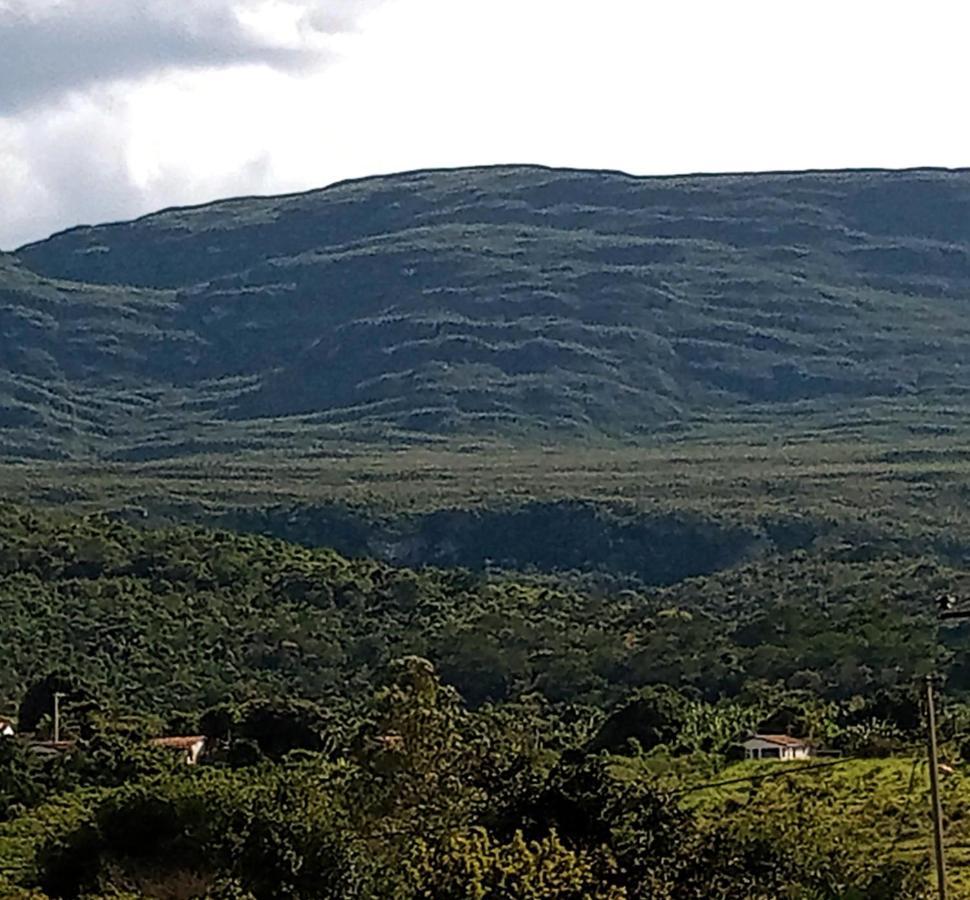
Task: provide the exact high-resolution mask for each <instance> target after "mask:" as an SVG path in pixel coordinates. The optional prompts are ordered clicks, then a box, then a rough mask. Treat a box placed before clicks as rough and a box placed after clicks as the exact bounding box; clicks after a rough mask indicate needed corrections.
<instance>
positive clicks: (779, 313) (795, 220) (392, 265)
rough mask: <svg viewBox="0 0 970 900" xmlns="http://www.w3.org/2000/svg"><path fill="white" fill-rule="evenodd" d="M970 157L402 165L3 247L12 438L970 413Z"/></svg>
mask: <svg viewBox="0 0 970 900" xmlns="http://www.w3.org/2000/svg"><path fill="white" fill-rule="evenodd" d="M968 308H970V171H964V170H961V171H952V170H931V169H926V170H907V171H875V170H874V171H832V172H804V173H770V174H750V175H705V176H684V177H662V178H641V177H632V176H629V175H624V174H621V173H615V172H594V171H578V170H561V169H546V168H540V167H532V166H500V167H488V168H472V169H458V170H440V171H423V172H413V173H405V174H401V175H392V176H386V177H375V178H369V179H364V180H359V181H352V182H345V183H341V184H337V185H334V186H331V187H328V188H325V189H322V190H317V191H311V192H308V193H301V194H295V195H288V196H281V197H247V198H238V199H232V200H224V201H220V202H216V203H211V204H207V205H203V206H197V207H191V208H180V209H169V210H164V211H161V212H158V213H154V214H152V215H148V216H145V217H143V218H140V219H137V220H134V221H130V222H120V223H114V224H107V225H99V226H82V227H77V228H72V229H70V230H68V231H65V232H63V233H60V234H57V235H54V236H53V237H51V238H49V239H47V240H44V241H40V242H38V243H33V244H29V245H27V246H25V247H22V248H20V249H19V250H17V251H15V252H13V253H9V254H0V454H3V455H4V456H6V457H7V458H11V457H14V458H70V457H95V458H97V457H100V458H111V459H122V460H124V459H146V458H165V457H169V456H178V455H183V454H188V453H196V452H220V451H232V450H238V449H242V448H248V449H271V450H277V449H280V448H286V449H289V450H294V451H297V452H299V451H301V450H307V451H310V450H312V449H313V448H314V447H315V446H317V445H319V443H320V442H321V441H326V440H332V439H341V440H355V441H374V440H379V441H388V440H394V441H424V440H441V439H447V438H452V437H455V436H459V437H463V436H471V435H477V436H483V435H486V436H493V437H494V436H497V437H501V438H503V439H514V440H540V439H541V440H547V439H550V438H551V439H560V438H561V439H584V440H589V439H595V440H606V441H610V440H624V441H629V440H637V441H639V440H644V439H651V438H653V437H655V436H657V435H663V434H670V433H676V432H677V431H678V430H682V429H685V428H691V427H694V426H696V425H698V424H699V423H700V424H704V425H705V426H707V427H717V426H718V423H722V422H737V421H747V420H750V421H756V422H757V423H759V427H767V428H769V429H770V428H772V427H782V426H785V425H790V424H791V423H793V422H794V423H797V422H799V421H804V420H808V419H811V417H813V416H819V415H824V416H829V417H831V418H833V419H835V420H838V419H840V418H842V419H853V418H858V417H860V416H866V415H869V416H873V415H883V414H885V412H886V411H887V410H890V411H891V410H893V409H905V410H907V411H908V412H907V415H908V416H910V417H913V416H915V420H916V421H918V420H920V419H921V417H925V418H927V419H931V418H933V417H934V416H938V415H939V416H947V415H951V416H952V415H962V414H963V413H964V412H965V411H970V392H968V386H970V384H968V378H967V374H968V373H967V370H966V368H965V367H966V365H967V362H966V358H967V354H966V351H967V348H968V347H970V317H968V316H967V311H968Z"/></svg>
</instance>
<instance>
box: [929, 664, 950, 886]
mask: <svg viewBox="0 0 970 900" xmlns="http://www.w3.org/2000/svg"><path fill="white" fill-rule="evenodd" d="M934 677H935V676H933V675H927V676H926V727H927V731H928V735H927V737H928V739H929V740H928V743H929V751H930V793H931V795H932V803H933V845H934V849H935V850H936V885H937V891H938V892H939V898H940V900H946V857H945V856H944V854H943V807H942V805H941V804H940V771H939V760H938V759H937V755H936V709H935V707H934V705H933V680H934Z"/></svg>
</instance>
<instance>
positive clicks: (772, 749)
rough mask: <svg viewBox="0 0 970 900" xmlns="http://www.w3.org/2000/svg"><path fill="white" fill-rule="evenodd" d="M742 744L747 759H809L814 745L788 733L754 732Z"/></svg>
mask: <svg viewBox="0 0 970 900" xmlns="http://www.w3.org/2000/svg"><path fill="white" fill-rule="evenodd" d="M741 746H743V747H744V758H745V759H779V760H787V759H808V758H809V756H811V755H812V746H811V744H809V743H808V741H806V740H803V739H802V738H796V737H791V735H787V734H753V735H751V737H749V738H748V739H747V740H746V741H745V742H744V743H743V744H742V745H741Z"/></svg>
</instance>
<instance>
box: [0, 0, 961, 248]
mask: <svg viewBox="0 0 970 900" xmlns="http://www.w3.org/2000/svg"><path fill="white" fill-rule="evenodd" d="M968 34H970V4H966V3H965V2H964V0H953V2H942V0H921V2H918V3H917V2H916V0H909V2H893V0H838V2H830V0H770V2H769V0H765V2H760V0H594V2H590V0H0V248H4V249H12V248H14V247H16V246H18V245H19V244H21V243H24V242H26V241H29V240H34V239H38V238H41V237H44V236H46V235H48V234H49V233H51V232H53V231H55V230H58V229H61V228H65V227H68V226H71V225H75V224H78V223H82V222H84V223H89V222H101V221H106V220H112V219H118V218H127V217H131V216H135V215H139V214H141V213H145V212H149V211H151V210H153V209H158V208H161V207H164V206H171V205H176V204H186V203H198V202H203V201H206V200H210V199H215V198H218V197H223V196H229V195H234V194H247V193H276V192H283V191H293V190H301V189H305V188H310V187H318V186H322V185H325V184H328V183H331V182H333V181H337V180H340V179H343V178H350V177H357V176H363V175H370V174H375V173H380V172H394V171H400V170H405V169H413V168H422V167H430V166H456V165H472V164H483V163H502V162H535V163H544V164H549V165H569V166H582V167H591V168H610V169H623V170H626V171H629V172H634V173H637V174H654V173H657V174H659V173H672V172H698V171H739V170H761V169H801V168H833V167H843V166H849V167H859V166H886V167H906V166H917V165H934V166H963V165H968V164H970V117H968V116H967V114H966V103H967V101H966V90H967V85H968V84H970V53H968V51H967V47H966V43H967V35H968Z"/></svg>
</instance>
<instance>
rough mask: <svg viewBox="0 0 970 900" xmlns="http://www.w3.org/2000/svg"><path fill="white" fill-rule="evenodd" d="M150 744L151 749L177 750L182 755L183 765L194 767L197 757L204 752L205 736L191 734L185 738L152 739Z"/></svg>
mask: <svg viewBox="0 0 970 900" xmlns="http://www.w3.org/2000/svg"><path fill="white" fill-rule="evenodd" d="M151 744H152V746H153V747H164V748H166V749H168V750H178V751H179V752H180V753H182V754H183V757H184V759H185V764H186V765H189V766H194V765H195V764H196V763H197V762H198V761H199V757H201V756H202V754H203V753H204V752H205V736H204V735H201V734H193V735H188V736H186V737H160V738H152V740H151Z"/></svg>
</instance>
